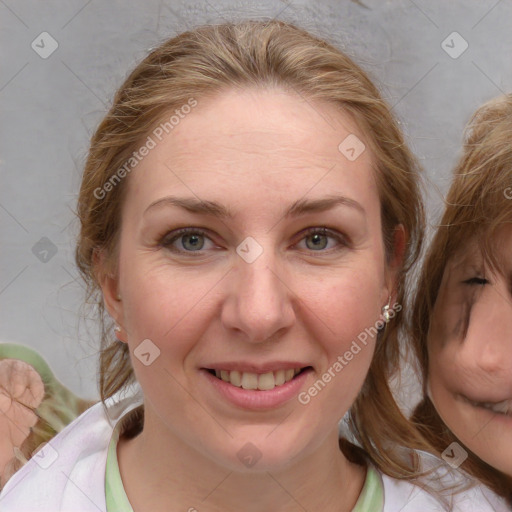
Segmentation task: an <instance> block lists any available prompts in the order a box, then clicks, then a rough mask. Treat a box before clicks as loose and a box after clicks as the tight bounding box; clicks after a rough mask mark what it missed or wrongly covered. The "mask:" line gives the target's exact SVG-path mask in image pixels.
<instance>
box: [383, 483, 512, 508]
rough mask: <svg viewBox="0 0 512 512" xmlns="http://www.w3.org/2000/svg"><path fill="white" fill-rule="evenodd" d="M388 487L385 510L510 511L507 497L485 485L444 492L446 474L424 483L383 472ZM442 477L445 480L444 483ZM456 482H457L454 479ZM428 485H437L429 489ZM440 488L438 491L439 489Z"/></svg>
mask: <svg viewBox="0 0 512 512" xmlns="http://www.w3.org/2000/svg"><path fill="white" fill-rule="evenodd" d="M381 477H382V483H383V490H384V508H383V512H397V511H400V512H419V511H421V512H434V511H436V512H438V511H439V512H444V511H449V512H507V511H508V512H510V508H509V507H508V506H507V504H506V503H505V501H504V500H503V499H501V498H499V497H498V496H496V494H494V493H493V492H492V491H491V490H489V489H488V488H487V487H485V486H483V485H478V484H473V485H472V486H470V487H468V488H466V489H464V490H461V491H459V492H453V491H452V492H446V491H445V492H443V491H442V489H443V488H444V489H446V487H445V485H448V482H447V481H446V476H444V477H443V478H442V479H441V480H439V479H437V478H435V477H434V478H432V477H431V478H427V479H425V480H424V481H423V482H424V485H422V484H421V483H417V484H413V483H411V482H407V481H403V480H397V479H395V478H392V477H389V476H387V475H381ZM441 481H442V482H443V483H442V484H441V486H440V483H441ZM452 483H453V482H452ZM427 486H430V488H431V489H433V491H432V492H429V491H427V490H426V489H427ZM436 488H437V489H439V491H440V492H439V493H438V494H437V495H436V493H435V489H436Z"/></svg>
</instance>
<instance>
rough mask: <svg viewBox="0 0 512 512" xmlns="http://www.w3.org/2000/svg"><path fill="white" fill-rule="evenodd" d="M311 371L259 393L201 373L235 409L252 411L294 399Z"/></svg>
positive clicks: (272, 407) (270, 407) (204, 371)
mask: <svg viewBox="0 0 512 512" xmlns="http://www.w3.org/2000/svg"><path fill="white" fill-rule="evenodd" d="M311 371H312V369H311V368H308V369H307V370H304V371H303V372H302V373H300V374H299V375H297V376H295V377H294V378H293V379H292V380H290V381H288V382H286V383H285V384H283V385H281V386H276V387H275V388H274V389H269V390H267V391H261V390H258V389H243V388H239V387H236V386H233V385H232V384H230V383H229V382H224V381H223V380H222V379H219V378H217V377H215V376H214V375H212V374H211V373H210V372H208V371H207V370H203V369H201V373H202V374H203V375H205V377H206V378H207V379H208V381H209V382H210V383H211V384H212V386H213V387H214V389H216V390H217V391H218V392H219V394H220V395H221V396H222V397H223V398H225V399H227V400H228V401H229V402H231V403H232V404H233V405H236V406H237V407H241V408H243V409H249V410H254V411H261V410H264V409H275V408H277V407H279V406H281V405H283V404H285V403H286V402H288V401H289V400H291V399H292V398H294V397H296V396H297V395H298V394H299V392H300V390H301V388H302V387H303V386H304V382H305V381H306V379H307V378H308V375H309V373H310V372H311Z"/></svg>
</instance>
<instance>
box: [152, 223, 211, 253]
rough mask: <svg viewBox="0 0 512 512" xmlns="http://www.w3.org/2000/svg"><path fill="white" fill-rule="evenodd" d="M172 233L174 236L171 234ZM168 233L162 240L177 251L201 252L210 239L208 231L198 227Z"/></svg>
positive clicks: (163, 243) (164, 244) (165, 244)
mask: <svg viewBox="0 0 512 512" xmlns="http://www.w3.org/2000/svg"><path fill="white" fill-rule="evenodd" d="M169 235H172V236H169ZM169 235H166V236H165V237H164V239H163V240H162V245H163V246H164V247H167V248H168V249H170V250H172V251H175V252H200V251H202V250H203V249H208V247H205V245H207V241H208V240H209V241H210V243H211V245H212V246H213V243H212V242H211V240H210V239H209V238H208V237H207V236H206V233H205V232H204V231H202V230H200V229H197V228H183V229H179V230H177V231H174V232H172V233H169Z"/></svg>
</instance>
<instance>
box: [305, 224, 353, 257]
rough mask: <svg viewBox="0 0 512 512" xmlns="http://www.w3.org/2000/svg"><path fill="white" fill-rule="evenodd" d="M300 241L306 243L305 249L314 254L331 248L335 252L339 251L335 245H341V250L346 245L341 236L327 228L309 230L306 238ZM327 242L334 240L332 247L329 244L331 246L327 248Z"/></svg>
mask: <svg viewBox="0 0 512 512" xmlns="http://www.w3.org/2000/svg"><path fill="white" fill-rule="evenodd" d="M302 240H305V241H306V248H307V249H309V250H311V251H314V252H319V251H323V250H324V249H333V248H334V249H335V250H336V249H340V247H336V245H338V246H339V245H341V246H342V248H343V247H346V246H347V245H348V244H347V241H346V240H345V239H344V238H343V237H342V236H340V235H338V234H336V233H334V232H332V231H330V230H329V229H327V228H309V229H308V230H307V232H306V236H305V237H304V238H303V239H302ZM302 240H301V241H302ZM329 240H334V242H335V243H334V246H333V245H332V244H331V246H330V247H328V245H329Z"/></svg>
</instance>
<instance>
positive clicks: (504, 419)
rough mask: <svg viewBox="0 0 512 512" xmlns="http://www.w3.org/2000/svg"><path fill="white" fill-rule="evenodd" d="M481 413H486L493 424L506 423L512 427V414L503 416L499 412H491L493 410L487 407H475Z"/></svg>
mask: <svg viewBox="0 0 512 512" xmlns="http://www.w3.org/2000/svg"><path fill="white" fill-rule="evenodd" d="M473 407H475V408H476V409H478V410H479V411H483V412H486V413H487V415H488V416H491V421H493V422H496V421H497V422H500V423H505V424H507V425H512V416H511V415H510V412H509V413H508V414H501V413H499V412H494V411H491V409H486V408H485V407H479V406H478V407H477V406H473Z"/></svg>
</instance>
